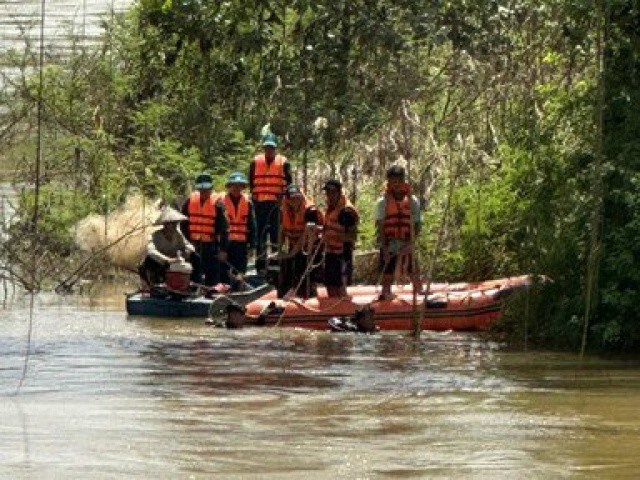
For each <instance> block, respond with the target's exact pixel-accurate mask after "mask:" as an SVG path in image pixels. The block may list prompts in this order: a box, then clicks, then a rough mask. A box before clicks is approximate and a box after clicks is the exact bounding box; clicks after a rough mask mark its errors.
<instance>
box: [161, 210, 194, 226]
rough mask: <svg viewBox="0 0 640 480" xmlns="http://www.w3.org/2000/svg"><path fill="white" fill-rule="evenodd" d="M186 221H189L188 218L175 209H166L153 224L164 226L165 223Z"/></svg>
mask: <svg viewBox="0 0 640 480" xmlns="http://www.w3.org/2000/svg"><path fill="white" fill-rule="evenodd" d="M184 220H188V218H187V217H186V216H185V215H183V214H181V213H180V212H179V211H177V210H176V209H175V208H171V207H166V208H165V209H164V210H162V212H161V213H160V216H159V217H158V218H157V219H156V221H155V222H153V224H154V225H164V224H165V223H171V222H182V221H184Z"/></svg>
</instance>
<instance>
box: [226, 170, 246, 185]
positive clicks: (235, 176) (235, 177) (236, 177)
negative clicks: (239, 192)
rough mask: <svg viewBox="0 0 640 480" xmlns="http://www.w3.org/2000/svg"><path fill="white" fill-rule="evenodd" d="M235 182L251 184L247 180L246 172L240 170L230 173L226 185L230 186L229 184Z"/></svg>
mask: <svg viewBox="0 0 640 480" xmlns="http://www.w3.org/2000/svg"><path fill="white" fill-rule="evenodd" d="M234 183H236V184H237V183H240V184H242V185H249V182H248V181H247V177H245V176H244V174H242V173H240V172H233V173H232V174H231V175H229V179H228V180H227V183H226V185H227V186H229V185H233V184H234Z"/></svg>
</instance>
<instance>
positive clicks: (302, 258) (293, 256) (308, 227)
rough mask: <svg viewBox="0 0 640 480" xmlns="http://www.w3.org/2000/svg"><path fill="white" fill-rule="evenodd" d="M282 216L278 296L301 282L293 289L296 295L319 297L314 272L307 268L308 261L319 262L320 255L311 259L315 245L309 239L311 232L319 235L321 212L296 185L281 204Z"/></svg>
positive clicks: (313, 234)
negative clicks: (281, 252)
mask: <svg viewBox="0 0 640 480" xmlns="http://www.w3.org/2000/svg"><path fill="white" fill-rule="evenodd" d="M280 218H281V225H280V227H281V230H280V236H281V240H282V245H283V251H284V255H283V256H282V257H281V262H280V278H279V281H278V285H277V291H278V298H283V297H284V296H285V295H286V294H287V292H289V291H290V290H291V289H293V288H296V287H298V285H300V287H299V288H298V289H297V291H295V292H292V293H293V295H294V296H298V297H302V298H309V297H312V296H316V294H317V291H316V290H317V289H316V283H315V278H314V272H312V271H308V268H309V262H317V261H318V260H319V258H320V255H319V254H316V256H314V258H311V255H312V254H313V251H314V250H315V246H316V245H314V242H306V240H308V236H309V235H311V236H312V237H316V236H317V231H316V229H317V227H318V226H319V225H321V224H322V214H321V213H320V211H319V210H318V209H317V208H316V206H315V205H314V203H313V202H312V201H311V200H309V199H308V198H307V197H306V196H305V195H304V194H303V193H302V191H301V190H300V189H299V188H298V187H297V186H296V185H289V186H288V187H287V190H286V192H285V197H284V200H283V201H282V205H281V206H280ZM305 243H307V244H306V245H305ZM303 276H304V278H303ZM301 282H302V283H301Z"/></svg>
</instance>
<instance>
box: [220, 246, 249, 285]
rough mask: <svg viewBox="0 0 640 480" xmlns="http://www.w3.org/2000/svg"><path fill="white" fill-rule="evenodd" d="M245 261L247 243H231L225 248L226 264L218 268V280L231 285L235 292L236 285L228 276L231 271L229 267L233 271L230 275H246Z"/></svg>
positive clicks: (246, 258)
mask: <svg viewBox="0 0 640 480" xmlns="http://www.w3.org/2000/svg"><path fill="white" fill-rule="evenodd" d="M247 260H248V248H247V242H236V241H231V242H229V245H228V246H227V263H223V264H222V265H221V266H220V280H221V281H222V283H227V284H229V285H231V287H232V288H233V289H234V290H237V287H238V286H237V285H235V283H237V282H234V281H233V280H232V279H231V277H230V276H229V270H231V267H229V265H231V266H232V267H233V268H234V269H235V271H234V270H231V274H232V275H233V274H237V273H243V274H244V273H247Z"/></svg>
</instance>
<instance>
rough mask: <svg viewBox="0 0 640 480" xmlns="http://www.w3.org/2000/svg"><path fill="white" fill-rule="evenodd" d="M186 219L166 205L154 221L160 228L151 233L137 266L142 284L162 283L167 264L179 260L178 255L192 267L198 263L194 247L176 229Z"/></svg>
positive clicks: (148, 285)
mask: <svg viewBox="0 0 640 480" xmlns="http://www.w3.org/2000/svg"><path fill="white" fill-rule="evenodd" d="M186 219H187V217H186V216H184V215H183V214H181V213H180V212H178V211H177V210H174V209H173V208H171V207H167V208H165V209H164V210H163V211H162V212H161V213H160V216H159V217H158V219H157V220H156V221H155V222H154V225H162V228H161V229H159V230H156V231H155V232H153V233H152V234H151V238H150V239H149V243H148V244H147V248H146V252H145V257H144V260H143V261H142V263H141V264H140V266H139V267H138V274H139V275H140V280H141V281H142V283H143V285H144V286H146V287H151V286H153V285H157V284H159V283H163V282H164V281H165V276H166V272H167V270H168V268H169V266H170V265H171V264H172V263H177V262H179V261H180V258H179V256H182V257H183V258H186V259H187V260H189V262H191V264H192V266H194V268H195V265H198V258H197V255H195V248H194V247H193V245H191V243H189V242H188V241H187V240H186V239H185V238H184V235H183V234H182V232H181V231H180V230H179V229H178V224H179V223H180V222H181V221H184V220H186Z"/></svg>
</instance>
